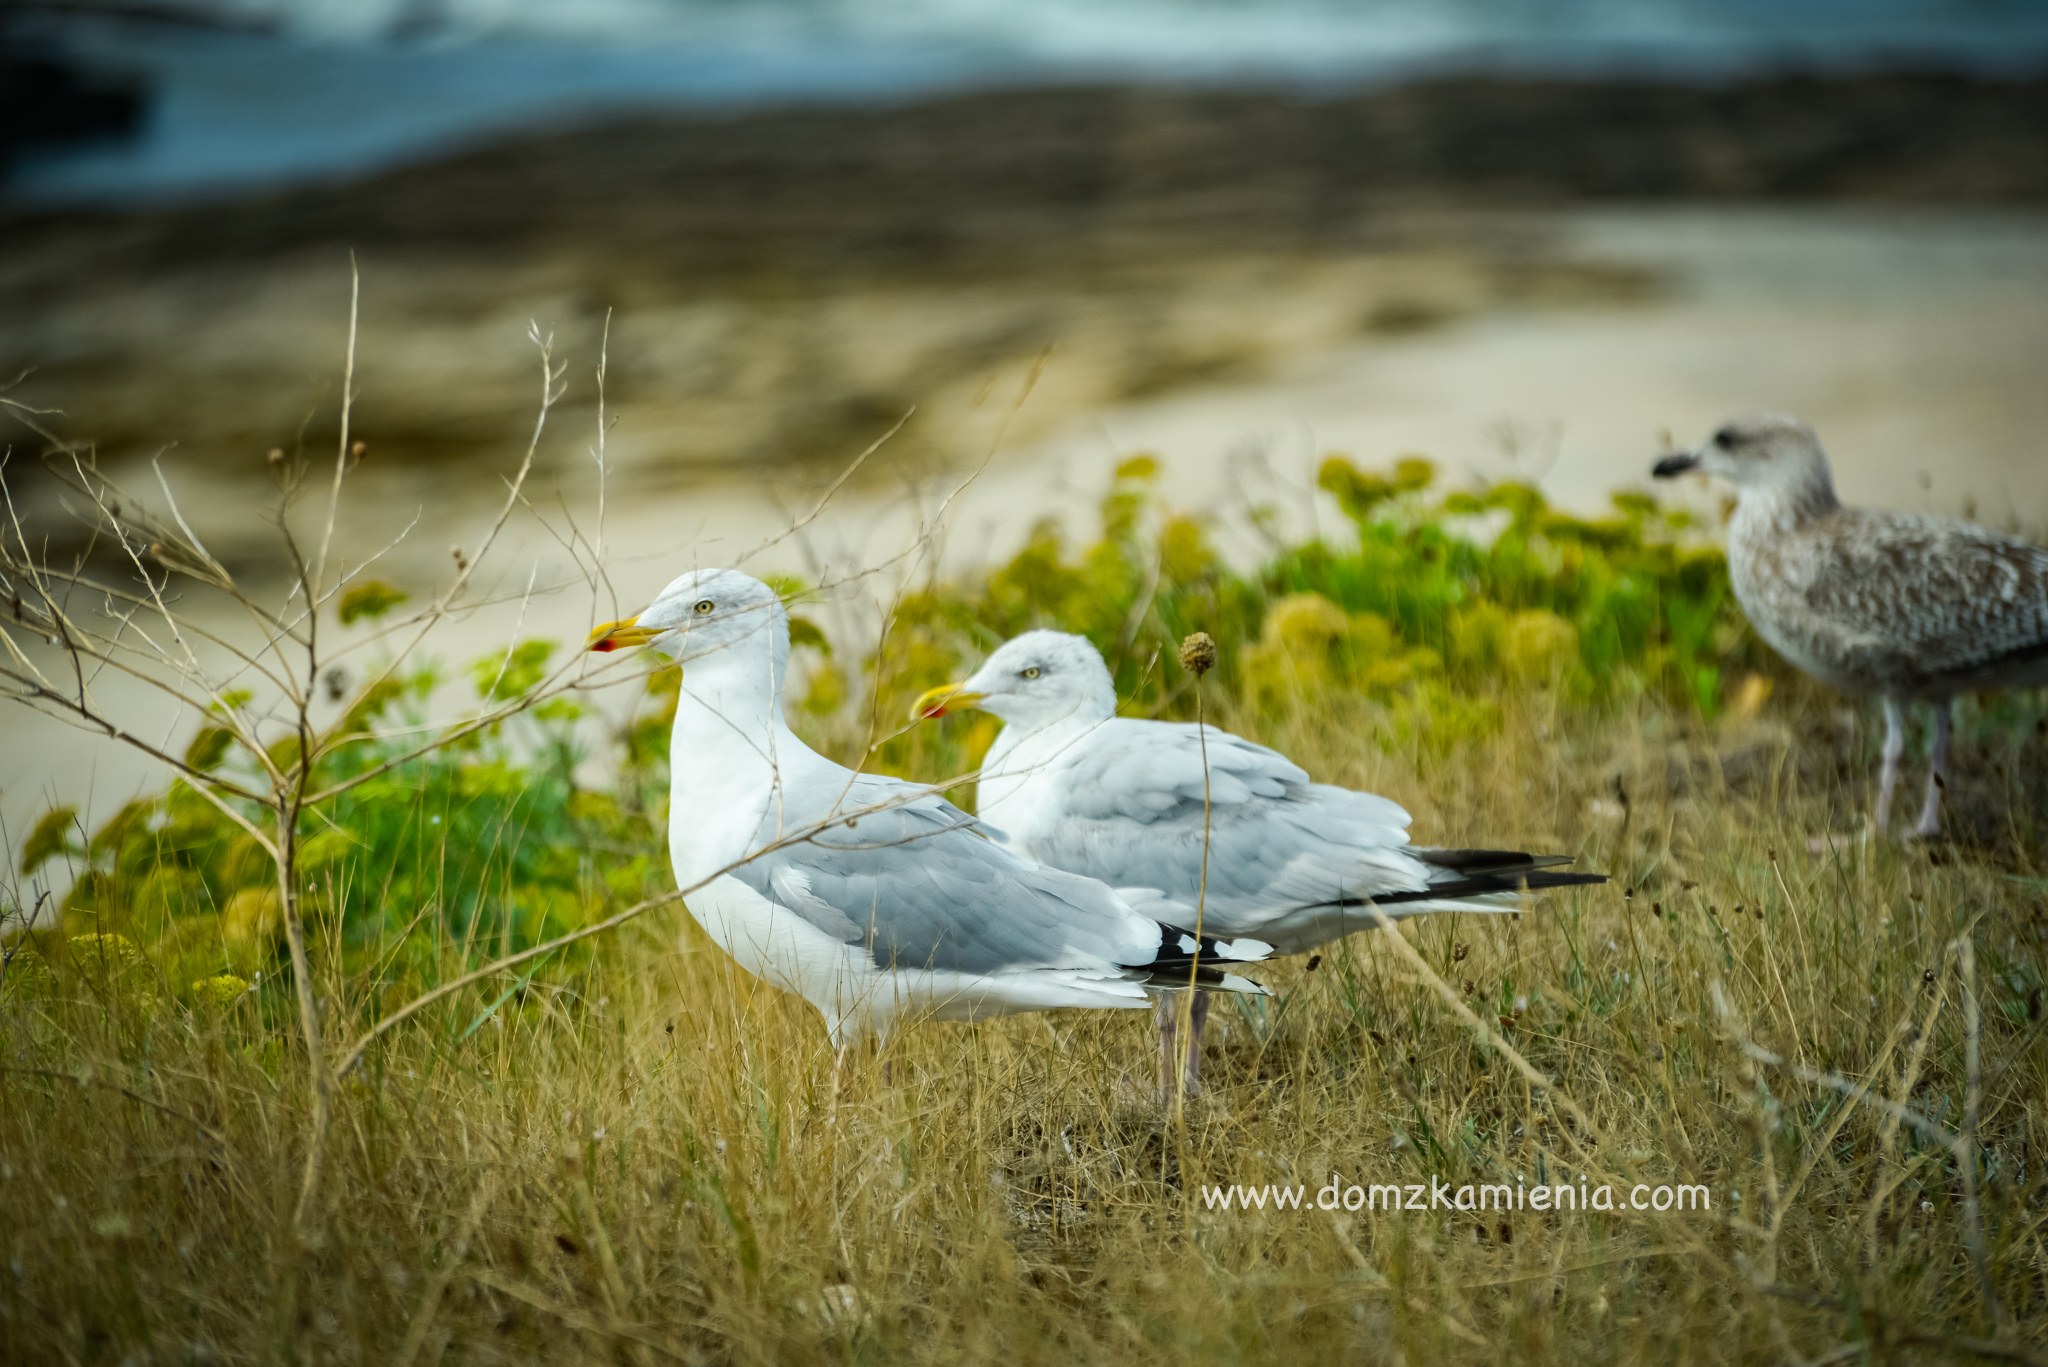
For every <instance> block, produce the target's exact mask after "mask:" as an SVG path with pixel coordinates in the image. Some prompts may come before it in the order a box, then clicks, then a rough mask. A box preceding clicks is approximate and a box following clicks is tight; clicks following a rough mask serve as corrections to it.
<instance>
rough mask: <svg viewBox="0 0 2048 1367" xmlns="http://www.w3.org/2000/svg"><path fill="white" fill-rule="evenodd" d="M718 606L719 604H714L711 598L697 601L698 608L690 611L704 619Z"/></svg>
mask: <svg viewBox="0 0 2048 1367" xmlns="http://www.w3.org/2000/svg"><path fill="white" fill-rule="evenodd" d="M717 606H718V604H716V603H714V602H712V601H711V600H710V599H709V598H699V599H698V600H697V606H696V607H694V608H692V609H690V610H691V611H692V612H694V613H696V614H697V615H698V616H699V617H702V616H704V615H705V614H706V613H708V612H710V611H711V610H712V609H713V608H715V607H717Z"/></svg>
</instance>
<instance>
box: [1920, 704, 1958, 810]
mask: <svg viewBox="0 0 2048 1367" xmlns="http://www.w3.org/2000/svg"><path fill="white" fill-rule="evenodd" d="M1954 732H1955V703H1954V701H1953V700H1951V699H1948V698H1943V699H1942V700H1941V701H1940V702H1937V703H1936V704H1935V705H1934V753H1933V755H1932V756H1930V757H1929V759H1928V761H1927V800H1926V801H1925V802H1924V803H1922V804H1921V806H1920V820H1919V821H1917V822H1915V823H1914V825H1913V838H1914V839H1916V840H1932V839H1934V837H1935V836H1937V835H1940V834H1941V796H1942V793H1943V792H1944V791H1945V790H1946V789H1947V788H1948V760H1949V751H1950V749H1951V744H1952V741H1953V739H1954Z"/></svg>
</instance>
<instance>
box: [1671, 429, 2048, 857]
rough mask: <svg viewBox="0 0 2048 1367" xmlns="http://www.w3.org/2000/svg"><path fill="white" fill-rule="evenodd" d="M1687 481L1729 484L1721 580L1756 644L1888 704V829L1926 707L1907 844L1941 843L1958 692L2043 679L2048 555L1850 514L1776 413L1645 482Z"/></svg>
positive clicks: (2047, 657)
mask: <svg viewBox="0 0 2048 1367" xmlns="http://www.w3.org/2000/svg"><path fill="white" fill-rule="evenodd" d="M1689 470H1702V471H1705V472H1706V473H1707V474H1710V475H1718V476H1720V477H1721V478H1723V479H1725V480H1727V481H1728V482H1729V483H1731V484H1733V485H1734V486H1735V490H1736V505H1735V516H1734V517H1733V518H1732V519H1730V521H1729V523H1728V576H1729V579H1730V580H1731V581H1732V582H1733V584H1734V586H1735V596H1736V598H1737V599H1738V600H1740V602H1741V603H1742V610H1743V611H1744V612H1745V613H1747V614H1748V615H1749V621H1750V625H1751V626H1753V627H1755V628H1756V632H1757V635H1759V636H1761V637H1763V638H1764V640H1765V641H1767V642H1768V643H1769V644H1770V646H1771V648H1772V649H1774V650H1776V651H1777V652H1778V653H1779V654H1780V655H1783V656H1784V657H1785V658H1786V659H1787V660H1789V661H1791V662H1792V663H1793V664H1794V665H1796V666H1798V667H1799V668H1800V669H1803V670H1805V671H1806V672H1807V673H1808V674H1811V675H1813V676H1814V677H1815V678H1817V679H1819V680H1821V681H1822V682H1823V683H1827V684H1831V685H1833V686H1834V687H1836V688H1839V689H1841V690H1843V691H1844V692H1846V693H1861V694H1871V693H1875V694H1877V695H1878V696H1880V697H1882V698H1883V699H1884V720H1885V737H1884V767H1883V771H1882V774H1881V776H1880V778H1879V780H1878V785H1877V820H1876V825H1877V830H1878V832H1879V834H1883V833H1884V831H1885V830H1886V829H1887V827H1888V825H1889V823H1890V820H1891V808H1892V797H1893V794H1894V792H1895V791H1896V789H1897V787H1898V782H1899V761H1900V760H1901V759H1902V758H1903V757H1904V755H1905V753H1906V728H1905V715H1904V709H1905V704H1906V703H1908V702H1911V701H1914V700H1922V701H1925V702H1927V703H1929V704H1931V705H1932V706H1933V709H1934V746H1933V752H1934V753H1933V755H1932V757H1931V760H1930V763H1929V765H1928V772H1927V796H1926V799H1925V801H1923V802H1922V803H1921V806H1920V819H1919V820H1918V821H1917V822H1915V823H1914V826H1913V834H1914V835H1915V836H1916V837H1919V838H1922V839H1926V838H1930V837H1932V836H1934V835H1937V834H1939V832H1940V830H1941V794H1942V789H1943V788H1944V787H1945V786H1946V784H1947V782H1948V762H1949V735H1950V727H1951V722H1952V718H1951V713H1952V711H1953V707H1954V701H1955V697H1956V695H1957V694H1958V693H1968V692H1972V691H1975V690H1977V689H1984V688H2031V687H2035V686H2037V685H2040V684H2048V551H2044V550H2042V549H2041V548H2040V547H2038V546H2031V545H2029V544H2027V543H2026V542H2024V541H2017V540H2014V539H2013V538H2012V537H2008V536H2000V535H1998V534H1997V533H1996V532H1992V531H1988V530H1986V529H1985V528H1983V527H1979V526H1976V525H1975V524H1973V523H1969V522H1959V521H1956V520H1954V519H1953V518H1945V517H1924V516H1917V515H1913V514H1907V513H1881V512H1871V511H1867V510H1865V509H1862V508H1845V507H1843V506H1842V502H1841V500H1840V499H1838V498H1836V497H1835V482H1834V479H1833V477H1832V476H1831V475H1830V474H1829V473H1828V458H1827V455H1826V453H1825V452H1823V451H1822V450H1821V445H1820V438H1819V437H1818V436H1816V435H1814V431H1813V429H1812V428H1811V427H1808V426H1807V425H1806V424H1805V423H1803V422H1801V421H1799V419H1797V418H1791V417H1786V416H1784V415H1782V414H1777V413H1762V414H1757V415H1754V416H1751V417H1745V418H1738V419H1736V420H1735V421H1733V422H1731V423H1728V424H1727V425H1726V426H1724V427H1722V428H1721V429H1720V430H1719V431H1717V432H1715V433H1714V435H1713V436H1711V437H1709V438H1708V439H1707V440H1706V441H1704V442H1702V443H1701V444H1700V445H1699V446H1697V447H1695V448H1694V449H1692V450H1690V451H1681V452H1679V453H1677V454H1676V455H1669V456H1665V457H1664V458H1663V459H1662V460H1659V461H1658V462H1657V463H1656V465H1655V466H1654V467H1653V469H1652V473H1653V474H1655V475H1656V476H1657V477H1658V478H1659V479H1671V478H1674V477H1675V476H1678V475H1682V474H1684V473H1686V472H1687V471H1689Z"/></svg>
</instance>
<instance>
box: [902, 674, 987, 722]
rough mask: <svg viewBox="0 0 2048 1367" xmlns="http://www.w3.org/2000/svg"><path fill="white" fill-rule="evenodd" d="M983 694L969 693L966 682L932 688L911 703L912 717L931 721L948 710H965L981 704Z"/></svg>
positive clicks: (915, 719) (912, 718)
mask: <svg viewBox="0 0 2048 1367" xmlns="http://www.w3.org/2000/svg"><path fill="white" fill-rule="evenodd" d="M982 696H983V695H982V694H980V693H969V692H968V691H967V685H966V684H956V683H949V684H944V685H941V686H940V687H938V688H934V689H932V690H931V691H930V692H928V693H926V694H925V695H924V696H923V697H921V698H919V699H918V700H917V701H916V702H914V703H912V704H911V705H910V719H911V720H912V721H917V720H920V719H923V720H927V721H929V720H930V719H931V718H933V717H943V716H945V715H946V714H947V713H948V712H965V711H967V710H969V709H970V708H975V707H979V706H980V705H981V699H982Z"/></svg>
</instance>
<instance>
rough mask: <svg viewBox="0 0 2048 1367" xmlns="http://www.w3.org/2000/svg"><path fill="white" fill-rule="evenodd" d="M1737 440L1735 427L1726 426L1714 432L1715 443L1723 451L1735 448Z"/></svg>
mask: <svg viewBox="0 0 2048 1367" xmlns="http://www.w3.org/2000/svg"><path fill="white" fill-rule="evenodd" d="M1737 440H1738V438H1737V437H1736V435H1735V429H1734V428H1732V427H1724V428H1722V429H1721V430H1720V431H1718V432H1716V433H1715V434H1714V445H1716V446H1718V447H1720V448H1721V449H1722V450H1723V451H1732V450H1734V449H1735V443H1736V441H1737Z"/></svg>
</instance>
